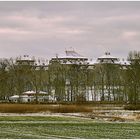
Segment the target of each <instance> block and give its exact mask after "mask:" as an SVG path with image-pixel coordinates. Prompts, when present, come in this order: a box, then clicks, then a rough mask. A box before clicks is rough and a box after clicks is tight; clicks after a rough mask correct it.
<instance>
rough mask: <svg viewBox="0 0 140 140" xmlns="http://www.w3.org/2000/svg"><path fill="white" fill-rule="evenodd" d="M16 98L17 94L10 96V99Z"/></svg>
mask: <svg viewBox="0 0 140 140" xmlns="http://www.w3.org/2000/svg"><path fill="white" fill-rule="evenodd" d="M17 98H19V95H13V96H10V99H17Z"/></svg>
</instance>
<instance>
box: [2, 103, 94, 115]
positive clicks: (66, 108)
mask: <svg viewBox="0 0 140 140" xmlns="http://www.w3.org/2000/svg"><path fill="white" fill-rule="evenodd" d="M91 111H92V109H91V108H89V107H84V106H81V105H44V104H41V105H40V104H0V112H1V113H37V112H54V113H76V112H91Z"/></svg>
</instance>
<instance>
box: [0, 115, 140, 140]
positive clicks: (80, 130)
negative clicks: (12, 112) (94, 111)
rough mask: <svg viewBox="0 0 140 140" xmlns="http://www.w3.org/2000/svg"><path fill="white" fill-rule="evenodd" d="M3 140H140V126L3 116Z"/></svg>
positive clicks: (0, 127) (0, 134) (0, 125)
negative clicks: (55, 139)
mask: <svg viewBox="0 0 140 140" xmlns="http://www.w3.org/2000/svg"><path fill="white" fill-rule="evenodd" d="M0 138H1V139H7V138H10V139H19V138H20V139H21V138H22V139H47V138H50V139H52V138H64V139H65V138H72V139H75V138H79V139H81V138H82V139H86V138H90V139H97V138H103V139H108V138H111V139H115V138H117V139H124V138H125V139H127V138H129V139H135V138H137V139H140V123H136V122H135V123H126V122H125V123H124V122H123V123H122V122H121V123H118V122H115V123H112V122H105V121H100V122H99V121H95V120H92V119H87V118H78V117H64V116H61V117H60V116H0Z"/></svg>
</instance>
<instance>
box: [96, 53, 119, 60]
mask: <svg viewBox="0 0 140 140" xmlns="http://www.w3.org/2000/svg"><path fill="white" fill-rule="evenodd" d="M100 59H115V60H118V58H117V57H115V56H112V55H111V54H110V53H109V52H105V54H104V55H103V56H100V57H98V60H100Z"/></svg>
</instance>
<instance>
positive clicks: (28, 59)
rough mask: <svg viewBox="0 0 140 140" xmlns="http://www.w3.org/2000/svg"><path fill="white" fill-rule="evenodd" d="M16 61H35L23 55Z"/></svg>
mask: <svg viewBox="0 0 140 140" xmlns="http://www.w3.org/2000/svg"><path fill="white" fill-rule="evenodd" d="M17 61H35V60H34V58H33V57H30V56H29V55H23V56H20V57H18V58H17Z"/></svg>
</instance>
